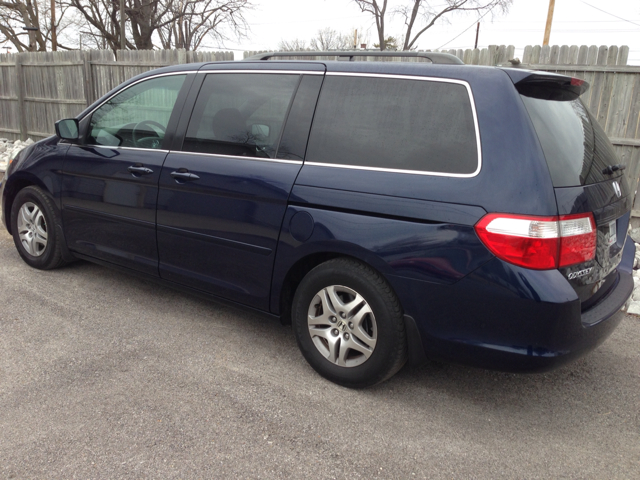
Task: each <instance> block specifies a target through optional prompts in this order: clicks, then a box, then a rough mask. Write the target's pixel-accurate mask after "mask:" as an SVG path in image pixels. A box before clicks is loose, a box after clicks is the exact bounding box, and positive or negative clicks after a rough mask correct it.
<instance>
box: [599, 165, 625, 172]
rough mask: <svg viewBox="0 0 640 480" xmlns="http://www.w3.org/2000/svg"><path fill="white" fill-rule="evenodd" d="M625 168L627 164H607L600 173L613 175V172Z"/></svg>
mask: <svg viewBox="0 0 640 480" xmlns="http://www.w3.org/2000/svg"><path fill="white" fill-rule="evenodd" d="M625 168H627V166H626V165H622V164H621V163H619V164H618V165H609V166H608V167H606V168H605V169H603V170H602V173H604V174H605V175H613V172H617V171H618V170H624V169H625Z"/></svg>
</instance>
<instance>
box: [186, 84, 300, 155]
mask: <svg viewBox="0 0 640 480" xmlns="http://www.w3.org/2000/svg"><path fill="white" fill-rule="evenodd" d="M299 80H300V77H299V75H284V74H283V75H277V74H260V73H256V74H253V73H217V74H210V75H208V76H207V78H206V79H205V81H204V83H203V84H202V88H201V90H200V93H199V95H198V99H197V100H196V106H195V108H194V111H193V114H192V116H191V121H190V122H189V127H188V128H187V135H186V137H185V140H184V144H183V146H182V149H183V150H186V151H189V152H199V153H215V154H220V155H238V156H248V157H270V158H273V157H274V156H275V153H276V148H277V145H278V140H279V139H280V132H281V131H282V125H283V124H284V121H285V118H286V116H287V111H288V109H289V105H290V103H291V99H292V97H293V94H294V93H295V90H296V87H297V85H298V82H299Z"/></svg>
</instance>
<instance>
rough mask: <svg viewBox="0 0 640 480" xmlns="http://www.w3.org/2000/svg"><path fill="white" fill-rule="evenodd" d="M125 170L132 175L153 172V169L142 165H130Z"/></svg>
mask: <svg viewBox="0 0 640 480" xmlns="http://www.w3.org/2000/svg"><path fill="white" fill-rule="evenodd" d="M127 170H129V172H131V173H132V174H134V175H149V174H151V173H153V170H151V169H150V168H147V167H143V166H142V165H131V166H130V167H129V168H127Z"/></svg>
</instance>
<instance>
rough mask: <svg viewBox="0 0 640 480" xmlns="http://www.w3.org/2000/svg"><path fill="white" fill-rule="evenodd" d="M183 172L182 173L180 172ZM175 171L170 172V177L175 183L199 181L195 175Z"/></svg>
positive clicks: (184, 171)
mask: <svg viewBox="0 0 640 480" xmlns="http://www.w3.org/2000/svg"><path fill="white" fill-rule="evenodd" d="M180 170H183V171H180ZM180 170H176V171H175V172H171V176H172V177H173V178H174V179H175V181H176V182H177V181H180V180H181V181H183V182H186V181H189V180H199V179H200V177H199V176H198V175H196V174H195V173H189V171H187V170H186V169H182V168H181V169H180Z"/></svg>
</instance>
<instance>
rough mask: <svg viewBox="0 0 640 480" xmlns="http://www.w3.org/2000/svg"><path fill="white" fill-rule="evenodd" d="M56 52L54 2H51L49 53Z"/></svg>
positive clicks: (54, 0) (56, 38) (52, 0)
mask: <svg viewBox="0 0 640 480" xmlns="http://www.w3.org/2000/svg"><path fill="white" fill-rule="evenodd" d="M57 50H58V36H57V35H56V0H51V51H52V52H55V51H57Z"/></svg>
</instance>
